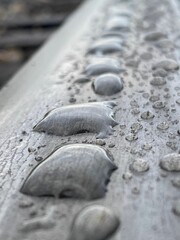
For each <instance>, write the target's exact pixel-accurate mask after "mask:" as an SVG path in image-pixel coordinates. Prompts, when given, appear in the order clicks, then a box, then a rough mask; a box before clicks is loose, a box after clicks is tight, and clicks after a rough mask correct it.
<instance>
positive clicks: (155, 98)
mask: <svg viewBox="0 0 180 240" xmlns="http://www.w3.org/2000/svg"><path fill="white" fill-rule="evenodd" d="M159 99H160V98H159V96H151V97H150V98H149V100H150V101H151V102H157V101H159Z"/></svg>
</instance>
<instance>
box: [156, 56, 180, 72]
mask: <svg viewBox="0 0 180 240" xmlns="http://www.w3.org/2000/svg"><path fill="white" fill-rule="evenodd" d="M158 68H163V69H164V70H166V71H172V70H178V69H179V65H178V63H177V62H176V61H174V60H171V59H167V60H162V61H160V62H157V63H155V64H154V65H153V66H152V69H153V70H155V69H158Z"/></svg>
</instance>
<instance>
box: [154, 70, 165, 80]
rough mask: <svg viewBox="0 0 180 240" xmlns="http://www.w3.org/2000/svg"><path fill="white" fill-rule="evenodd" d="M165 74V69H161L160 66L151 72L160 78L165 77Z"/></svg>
mask: <svg viewBox="0 0 180 240" xmlns="http://www.w3.org/2000/svg"><path fill="white" fill-rule="evenodd" d="M167 75H168V72H167V71H166V70H164V69H161V68H159V69H156V70H155V71H154V72H153V76H154V77H162V78H164V77H167Z"/></svg>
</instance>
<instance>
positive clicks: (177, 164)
mask: <svg viewBox="0 0 180 240" xmlns="http://www.w3.org/2000/svg"><path fill="white" fill-rule="evenodd" d="M159 165H160V167H161V168H162V169H164V170H166V171H170V172H173V171H175V172H179V171H180V154H177V153H171V154H168V155H165V156H164V157H162V158H161V160H160V163H159Z"/></svg>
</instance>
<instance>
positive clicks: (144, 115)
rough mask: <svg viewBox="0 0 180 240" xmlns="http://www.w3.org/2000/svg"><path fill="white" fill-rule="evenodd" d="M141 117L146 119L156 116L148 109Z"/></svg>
mask: <svg viewBox="0 0 180 240" xmlns="http://www.w3.org/2000/svg"><path fill="white" fill-rule="evenodd" d="M141 118H142V119H144V120H147V119H152V118H154V114H153V113H151V112H150V111H146V112H143V113H142V114H141Z"/></svg>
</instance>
